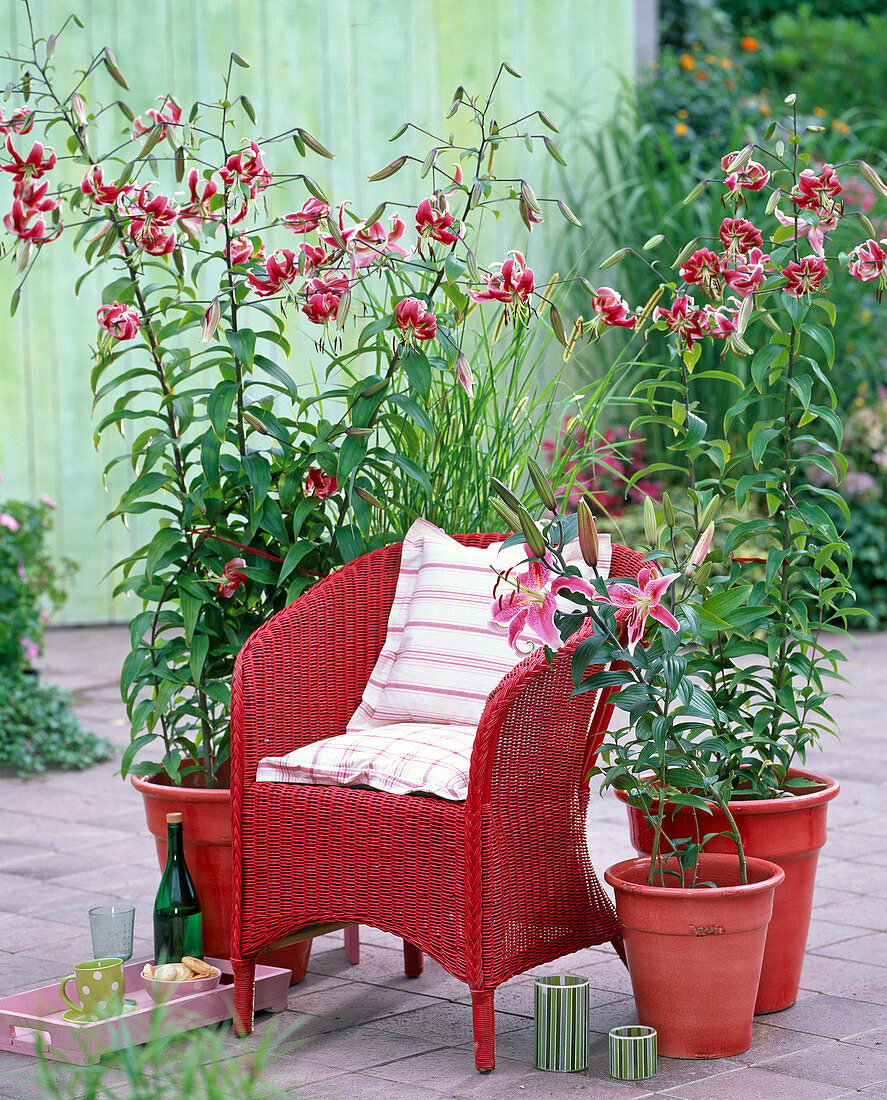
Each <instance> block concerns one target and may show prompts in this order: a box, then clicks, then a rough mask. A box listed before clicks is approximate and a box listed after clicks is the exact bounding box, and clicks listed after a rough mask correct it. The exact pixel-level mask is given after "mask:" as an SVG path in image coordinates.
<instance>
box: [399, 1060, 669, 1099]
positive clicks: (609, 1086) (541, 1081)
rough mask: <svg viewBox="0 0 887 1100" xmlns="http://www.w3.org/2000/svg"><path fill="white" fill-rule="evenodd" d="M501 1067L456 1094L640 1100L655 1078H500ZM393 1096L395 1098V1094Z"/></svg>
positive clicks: (536, 1074) (529, 1074)
mask: <svg viewBox="0 0 887 1100" xmlns="http://www.w3.org/2000/svg"><path fill="white" fill-rule="evenodd" d="M498 1074H499V1067H498V1064H497V1066H496V1071H495V1073H492V1074H490V1076H489V1077H487V1078H484V1077H481V1076H480V1075H477V1077H476V1081H475V1083H474V1085H473V1086H472V1085H470V1084H469V1085H468V1086H467V1087H466V1088H465V1089H464V1090H460V1091H458V1092H457V1091H454V1092H453V1094H452V1095H453V1096H456V1097H460V1098H461V1097H472V1098H474V1097H483V1098H484V1100H487V1098H489V1100H513V1098H514V1097H518V1096H525V1097H527V1100H559V1098H560V1097H562V1096H581V1097H588V1098H589V1100H639V1098H641V1097H645V1096H652V1095H653V1093H652V1092H651V1091H649V1090H650V1089H651V1088H652V1086H653V1084H654V1083H655V1079H654V1081H645V1082H642V1083H639V1084H637V1085H635V1084H628V1083H624V1082H621V1081H614V1080H613V1079H612V1078H611V1077H610V1076H609V1074H607V1076H606V1077H603V1078H601V1077H596V1076H593V1075H592V1074H590V1073H556V1072H544V1071H542V1070H536V1069H531V1070H527V1069H526V1067H525V1069H524V1075H523V1076H522V1077H516V1078H514V1079H513V1080H508V1081H503V1082H500V1081H499V1080H498ZM392 1100H393V1098H392Z"/></svg>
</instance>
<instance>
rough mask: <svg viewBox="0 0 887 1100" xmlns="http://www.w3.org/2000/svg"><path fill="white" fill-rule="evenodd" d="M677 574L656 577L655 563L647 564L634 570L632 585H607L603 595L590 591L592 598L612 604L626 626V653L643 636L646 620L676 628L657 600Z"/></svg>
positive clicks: (621, 583) (620, 620)
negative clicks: (636, 570)
mask: <svg viewBox="0 0 887 1100" xmlns="http://www.w3.org/2000/svg"><path fill="white" fill-rule="evenodd" d="M678 577H680V573H667V574H666V575H665V576H664V577H660V576H659V571H658V570H657V569H656V566H655V565H650V566H645V567H644V568H643V569H641V570H640V571H639V572H638V583H637V584H636V585H634V584H627V583H624V582H617V583H616V584H611V585H609V586H608V588H607V595H606V596H603V595H601V593H600V592H597V591H596V590H593V595H592V598H593V599H595V600H598V601H600V602H601V603H608V604H611V605H612V606H613V607H615V608H616V622H617V623H619V624H624V625H625V626H626V627H627V630H628V652H629V653H634V650H635V646H636V645H637V644H638V642H639V641H641V639H642V638H643V636H644V634H645V632H646V629H647V619H655V620H656V622H658V623H661V624H662V625H663V626H665V627H667V628H668V629H669V630H673V631H675V633H677V631H678V630H679V629H680V624H679V623H678V620H677V619H676V618H675V617H674V615H672V613H671V612H670V611H669V610H668V609H667V608H665V607H663V606H662V603H661V600H662V597H663V596H664V595H665V593H666V591H667V590H668V588H669V587H670V586H671V585H672V584H673V583H674V582H675V581H676V580H677V579H678Z"/></svg>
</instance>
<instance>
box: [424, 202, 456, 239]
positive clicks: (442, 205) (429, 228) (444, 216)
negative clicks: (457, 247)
mask: <svg viewBox="0 0 887 1100" xmlns="http://www.w3.org/2000/svg"><path fill="white" fill-rule="evenodd" d="M433 197H434V196H432V197H431V198H427V199H423V200H422V201H421V202H420V203H419V205H418V207H416V232H417V233H418V234H419V239H420V241H426V240H429V239H430V240H432V241H439V242H440V244H453V242H454V241H457V240H458V239H459V236H458V234H456V233H454V232H453V231H452V228H451V227H452V226H453V225H455V222H456V219H455V217H454V216H453V215H452V214H451V213H450V211H449V207H448V205H447V197H446V195H440V196H439V197H438V198H437V200H436V201H435V203H434V204H432V198H433Z"/></svg>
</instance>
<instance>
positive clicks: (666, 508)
mask: <svg viewBox="0 0 887 1100" xmlns="http://www.w3.org/2000/svg"><path fill="white" fill-rule="evenodd" d="M662 514H663V515H664V516H665V522H666V523H667V524H668V526H669V527H674V524H675V514H674V505H673V504H672V502H671V497H670V496H669V495H668V493H663V494H662Z"/></svg>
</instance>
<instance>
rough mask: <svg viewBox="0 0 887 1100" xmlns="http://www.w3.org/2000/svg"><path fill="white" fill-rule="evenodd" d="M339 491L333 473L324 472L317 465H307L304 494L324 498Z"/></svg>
mask: <svg viewBox="0 0 887 1100" xmlns="http://www.w3.org/2000/svg"><path fill="white" fill-rule="evenodd" d="M338 491H339V482H338V480H337V478H336V475H335V474H327V473H324V471H323V470H321V468H320V467H319V466H309V467H308V472H307V473H306V475H305V496H306V497H317V498H318V499H320V500H325V499H326V498H327V497H329V496H332V495H333V493H337V492H338Z"/></svg>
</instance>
